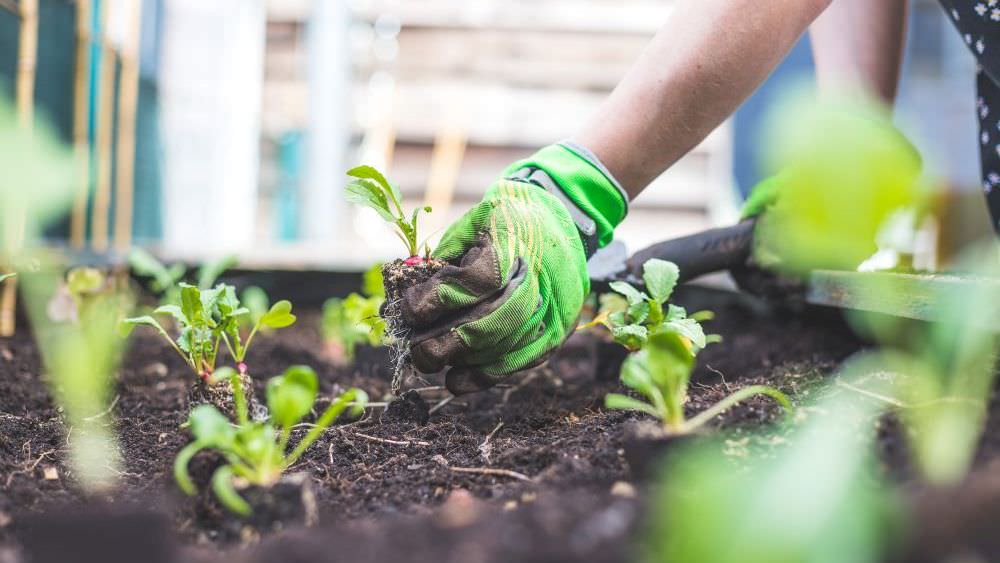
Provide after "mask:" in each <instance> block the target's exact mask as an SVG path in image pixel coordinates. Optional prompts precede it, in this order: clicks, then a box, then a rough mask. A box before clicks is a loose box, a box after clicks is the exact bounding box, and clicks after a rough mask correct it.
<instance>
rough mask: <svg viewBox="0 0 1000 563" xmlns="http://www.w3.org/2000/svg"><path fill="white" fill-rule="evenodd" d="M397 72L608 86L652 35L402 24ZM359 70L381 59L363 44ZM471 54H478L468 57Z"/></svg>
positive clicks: (405, 75) (410, 77) (594, 87)
mask: <svg viewBox="0 0 1000 563" xmlns="http://www.w3.org/2000/svg"><path fill="white" fill-rule="evenodd" d="M398 42H399V54H398V56H397V58H396V59H395V60H394V61H393V74H394V75H395V76H396V77H397V78H398V79H399V80H401V81H408V80H413V79H420V78H428V77H439V78H443V77H447V76H456V77H462V78H463V79H476V80H492V81H495V82H502V83H504V84H509V85H513V86H546V87H559V88H578V89H591V90H605V91H610V90H611V89H612V88H614V86H615V85H616V84H617V83H618V82H619V81H620V80H621V78H622V77H623V76H624V75H625V73H626V72H627V71H628V69H629V68H630V67H631V65H632V64H633V63H634V61H635V60H636V59H637V58H638V57H639V54H640V53H641V52H642V49H643V48H644V47H645V46H646V44H647V43H648V42H649V38H648V37H646V36H642V35H606V34H596V35H595V34H593V33H579V32H574V33H559V34H548V33H542V32H535V31H497V30H489V29H451V28H448V29H428V28H403V30H402V31H401V32H400V33H399V36H398ZM358 51H359V52H358V53H357V55H356V56H355V70H356V72H358V73H359V74H368V73H370V72H371V71H372V70H373V69H374V68H376V66H377V65H378V64H379V62H378V61H377V60H376V59H375V55H374V51H373V50H372V49H371V48H365V49H359V50H358ZM469 53H475V54H476V56H475V57H470V56H469Z"/></svg>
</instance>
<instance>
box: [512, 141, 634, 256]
mask: <svg viewBox="0 0 1000 563" xmlns="http://www.w3.org/2000/svg"><path fill="white" fill-rule="evenodd" d="M524 169H538V170H541V171H543V172H545V174H546V175H548V177H549V178H551V179H552V181H553V182H555V183H556V185H557V186H558V187H559V189H560V190H561V191H562V193H563V194H564V195H565V196H566V198H567V199H568V200H569V201H570V202H571V203H572V204H573V205H575V207H576V208H577V209H578V210H579V211H580V212H582V213H583V214H585V215H586V216H587V217H589V218H590V219H592V220H593V222H594V226H595V229H596V233H595V237H596V241H597V246H598V247H602V246H605V245H607V244H608V243H609V242H611V240H612V238H613V236H614V229H615V227H617V226H618V225H619V224H620V223H621V222H622V221H623V220H624V219H625V215H626V214H627V212H628V197H627V196H626V194H625V192H624V190H622V188H621V185H620V184H619V183H618V182H617V181H616V180H615V178H614V176H612V175H611V173H610V172H609V171H608V169H607V168H606V167H605V166H604V165H603V164H602V163H601V161H600V160H599V159H598V158H597V156H595V155H594V154H593V153H592V152H590V151H589V150H587V149H586V148H585V147H583V146H581V145H579V144H578V143H574V142H572V141H563V142H561V143H558V144H554V145H549V146H547V147H544V148H542V149H541V150H539V151H538V152H536V153H535V154H534V155H532V156H530V157H529V158H526V159H524V160H521V161H518V162H515V163H514V164H512V165H511V166H510V167H508V168H507V170H505V171H504V176H505V177H506V176H512V175H515V174H516V173H518V171H522V170H524ZM564 203H565V202H564ZM571 214H572V213H571Z"/></svg>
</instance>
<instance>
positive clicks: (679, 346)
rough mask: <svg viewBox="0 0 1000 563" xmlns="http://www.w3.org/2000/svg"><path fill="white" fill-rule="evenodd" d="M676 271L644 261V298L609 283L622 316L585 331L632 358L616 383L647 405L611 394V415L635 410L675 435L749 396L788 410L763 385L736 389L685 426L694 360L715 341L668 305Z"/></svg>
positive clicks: (695, 318)
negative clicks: (598, 331)
mask: <svg viewBox="0 0 1000 563" xmlns="http://www.w3.org/2000/svg"><path fill="white" fill-rule="evenodd" d="M678 274H679V272H678V270H677V266H676V265H675V264H673V263H671V262H667V261H665V260H656V259H653V260H649V261H648V262H646V263H645V264H644V265H643V281H644V282H645V284H646V290H647V291H648V292H649V293H648V294H647V293H645V292H642V291H639V290H638V289H636V288H635V287H633V286H632V285H630V284H628V283H625V282H613V283H612V284H611V288H612V289H613V290H615V291H616V292H618V293H620V294H622V295H623V296H624V297H625V299H626V305H625V308H624V310H616V311H604V312H602V313H601V314H599V315H598V318H597V319H595V320H594V321H593V322H592V323H590V325H594V324H602V325H604V326H606V327H607V328H608V329H609V330H610V331H611V334H612V337H613V338H614V339H615V341H616V342H618V343H620V344H622V345H623V346H625V347H626V348H628V349H629V350H630V351H632V352H634V353H633V354H631V355H630V356H629V357H628V358H626V360H625V362H624V363H623V364H622V370H621V381H622V383H623V384H624V385H625V386H626V387H628V388H629V389H632V390H633V391H635V392H636V393H638V394H640V395H642V396H643V397H645V399H646V401H647V402H643V401H640V400H638V399H635V398H633V397H629V396H627V395H621V394H618V393H611V394H609V395H608V396H607V397H605V406H607V408H610V409H626V410H637V411H640V412H645V413H648V414H650V415H652V416H654V417H656V418H658V419H660V421H661V422H662V423H663V426H664V428H665V429H666V430H667V431H669V432H671V433H677V434H683V433H688V432H692V431H695V430H697V429H698V428H700V427H701V426H703V425H704V424H705V423H706V422H708V421H709V420H711V419H712V418H714V417H716V416H718V415H719V414H721V413H723V412H725V411H726V410H727V409H729V408H731V407H732V406H733V405H735V404H737V403H739V402H740V401H744V400H746V399H748V398H750V397H752V396H754V395H767V396H769V397H771V398H773V399H774V400H775V401H777V402H778V403H779V404H780V405H781V406H782V407H784V408H785V409H787V410H790V409H791V402H790V401H789V400H788V397H786V396H785V394H784V393H782V392H780V391H778V390H777V389H774V388H772V387H767V386H764V385H752V386H750V387H745V388H743V389H740V390H738V391H736V392H735V393H733V394H732V395H730V396H729V397H726V398H725V399H723V400H722V401H719V402H718V403H716V404H715V405H714V406H712V407H710V408H708V409H706V410H705V411H703V412H701V413H699V414H698V415H697V416H695V417H694V418H692V419H690V420H687V419H686V418H685V416H684V403H686V402H687V396H688V384H689V382H690V379H691V371H692V370H693V369H694V360H695V357H696V356H697V354H698V352H700V351H701V350H702V349H703V348H704V347H705V346H706V345H707V344H709V343H711V342H717V341H719V339H718V337H708V336H705V331H704V329H702V326H701V324H700V322H699V319H703V318H706V317H708V315H707V314H706V313H700V314H696V315H692V316H690V317H689V316H688V315H687V311H685V310H684V308H682V307H678V306H676V305H672V304H668V303H667V300H668V299H670V296H671V294H673V291H674V287H675V286H676V285H677V279H678V277H679V276H678Z"/></svg>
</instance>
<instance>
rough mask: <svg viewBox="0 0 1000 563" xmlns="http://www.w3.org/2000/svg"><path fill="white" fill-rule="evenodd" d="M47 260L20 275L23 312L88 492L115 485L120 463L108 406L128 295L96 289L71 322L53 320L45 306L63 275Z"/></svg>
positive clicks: (76, 470)
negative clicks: (123, 305)
mask: <svg viewBox="0 0 1000 563" xmlns="http://www.w3.org/2000/svg"><path fill="white" fill-rule="evenodd" d="M46 262H48V263H49V264H48V265H46V266H43V267H42V268H41V270H40V271H38V272H35V273H27V274H24V275H23V276H22V288H23V290H24V293H25V302H26V304H27V311H28V315H29V317H30V319H31V325H32V328H33V329H34V332H35V336H36V340H37V342H38V347H39V349H40V351H41V354H42V359H43V361H44V363H45V368H46V372H47V373H48V375H49V378H48V380H49V382H50V385H51V387H52V391H53V396H54V397H55V399H56V401H57V402H58V403H59V405H60V406H61V407H62V410H63V413H64V416H65V420H66V424H67V426H68V427H70V428H72V432H70V433H69V438H68V443H69V450H70V463H71V466H72V468H73V472H74V475H75V477H76V478H77V479H78V480H79V482H80V484H81V486H82V487H83V488H84V489H85V490H87V491H90V492H97V491H102V490H106V489H108V488H110V487H112V486H113V485H114V483H115V480H116V478H117V475H118V471H117V466H118V464H119V461H120V455H119V451H118V446H117V443H116V439H115V435H114V433H113V429H114V415H113V413H112V412H111V404H110V400H111V394H112V387H113V382H114V376H115V372H116V370H117V368H118V364H119V361H120V359H121V353H122V342H121V340H120V339H118V338H117V336H116V331H115V327H116V325H117V323H118V321H119V318H120V314H121V313H120V304H121V303H123V302H129V301H130V297H129V296H128V295H126V294H124V293H123V292H120V291H96V292H94V293H92V294H89V295H88V296H87V301H86V302H84V303H83V304H81V306H80V307H79V308H77V309H76V315H77V316H76V318H75V319H74V322H58V321H54V320H52V319H51V318H50V317H49V314H48V305H49V302H50V299H51V296H52V295H53V293H54V292H56V291H57V288H58V287H59V286H60V285H61V284H62V283H63V278H62V277H61V276H60V275H59V274H58V273H57V272H58V267H57V266H54V265H53V262H51V261H49V260H46ZM81 275H82V274H81ZM85 277H89V276H85ZM76 281H77V282H80V279H77V280H76ZM89 281H94V280H93V279H91V280H89ZM81 283H82V282H81ZM87 287H88V288H91V287H94V286H92V285H90V284H89V283H88V284H87Z"/></svg>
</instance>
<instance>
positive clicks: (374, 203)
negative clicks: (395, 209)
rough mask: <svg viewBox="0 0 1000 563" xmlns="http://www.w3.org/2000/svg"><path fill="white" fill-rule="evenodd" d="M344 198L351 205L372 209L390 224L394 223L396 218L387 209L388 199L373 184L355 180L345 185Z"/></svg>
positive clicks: (388, 208)
mask: <svg viewBox="0 0 1000 563" xmlns="http://www.w3.org/2000/svg"><path fill="white" fill-rule="evenodd" d="M344 197H345V198H346V199H347V201H349V202H351V203H353V204H356V205H363V206H365V207H368V208H371V209H374V210H375V211H376V212H378V214H379V215H380V216H381V217H382V218H383V219H385V220H386V221H389V222H390V223H395V222H396V216H395V215H393V214H392V210H391V209H390V207H389V199H388V198H387V197H386V195H385V192H383V191H382V190H381V189H379V188H378V186H376V185H375V184H374V183H373V182H370V181H365V180H355V181H354V182H351V183H350V184H347V187H346V188H345V194H344Z"/></svg>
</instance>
